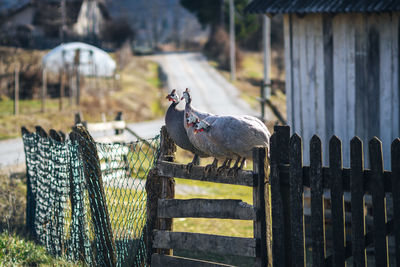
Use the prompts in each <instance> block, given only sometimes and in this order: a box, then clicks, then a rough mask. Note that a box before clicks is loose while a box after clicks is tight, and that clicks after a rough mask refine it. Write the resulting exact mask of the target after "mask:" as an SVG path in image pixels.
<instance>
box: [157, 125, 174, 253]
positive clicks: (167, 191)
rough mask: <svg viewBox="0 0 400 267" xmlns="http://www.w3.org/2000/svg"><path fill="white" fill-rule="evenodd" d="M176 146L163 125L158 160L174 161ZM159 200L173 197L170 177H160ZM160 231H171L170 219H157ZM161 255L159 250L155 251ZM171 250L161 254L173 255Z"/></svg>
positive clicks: (172, 185)
mask: <svg viewBox="0 0 400 267" xmlns="http://www.w3.org/2000/svg"><path fill="white" fill-rule="evenodd" d="M175 152H176V145H175V142H174V140H173V139H172V138H171V136H170V135H169V134H168V131H167V128H166V126H165V125H164V126H163V127H161V144H160V155H159V158H158V160H166V161H170V162H172V161H173V160H174V159H175ZM159 179H160V180H161V192H160V198H161V199H173V198H174V197H175V180H174V178H173V177H171V176H161V177H159ZM158 223H159V225H158V226H159V227H158V229H160V230H168V231H172V230H173V220H172V219H170V218H165V219H164V218H158ZM157 252H158V253H161V251H160V250H158V251H157ZM172 253H173V252H172V250H170V249H167V250H164V251H163V253H162V254H167V255H173V254H172Z"/></svg>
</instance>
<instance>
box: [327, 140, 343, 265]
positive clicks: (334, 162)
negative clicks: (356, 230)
mask: <svg viewBox="0 0 400 267" xmlns="http://www.w3.org/2000/svg"><path fill="white" fill-rule="evenodd" d="M342 171H343V160H342V142H341V141H340V139H339V138H338V137H337V136H335V135H334V136H332V138H331V140H330V141H329V175H330V177H329V179H330V188H331V205H332V207H331V209H332V234H333V240H332V241H333V266H345V265H346V263H345V261H346V255H345V244H346V233H345V218H346V217H345V213H344V211H345V210H344V200H343V176H342Z"/></svg>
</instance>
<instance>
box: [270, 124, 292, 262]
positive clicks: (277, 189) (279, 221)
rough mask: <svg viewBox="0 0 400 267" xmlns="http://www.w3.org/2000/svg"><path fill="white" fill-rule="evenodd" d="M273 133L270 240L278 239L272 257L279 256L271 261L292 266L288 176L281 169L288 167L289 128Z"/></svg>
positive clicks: (285, 127)
mask: <svg viewBox="0 0 400 267" xmlns="http://www.w3.org/2000/svg"><path fill="white" fill-rule="evenodd" d="M274 132H275V133H274V135H275V137H274V136H272V138H271V179H272V181H271V194H272V196H271V199H272V205H273V207H272V213H273V215H272V220H273V225H272V227H273V231H274V235H273V238H272V239H273V240H276V239H277V238H279V241H278V240H276V242H275V241H273V242H274V244H273V250H274V253H273V255H280V256H276V257H273V261H274V264H275V265H276V266H292V258H291V256H290V255H292V253H291V251H292V249H291V246H292V245H291V230H290V227H291V226H290V225H291V220H290V208H291V207H290V191H289V183H288V182H289V176H288V174H287V173H284V171H283V169H282V167H283V166H285V165H286V166H288V165H289V140H290V127H289V126H275V127H274ZM285 178H286V179H285ZM274 222H275V224H274ZM276 233H279V234H278V236H276ZM282 244H283V247H282V246H281V245H282ZM276 253H279V254H276Z"/></svg>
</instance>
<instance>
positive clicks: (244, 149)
mask: <svg viewBox="0 0 400 267" xmlns="http://www.w3.org/2000/svg"><path fill="white" fill-rule="evenodd" d="M192 116H194V114H192V115H189V121H192V120H194V119H193V117H192ZM188 136H189V139H190V141H191V142H192V143H193V144H194V145H195V146H196V147H197V148H198V149H200V150H202V151H204V152H206V153H208V154H209V155H211V156H216V157H217V158H218V157H220V156H221V154H223V155H225V157H226V158H230V159H233V158H234V157H237V160H236V162H235V165H234V166H233V167H232V170H234V171H235V172H237V171H238V170H239V169H241V168H242V167H243V164H244V162H245V160H246V159H253V153H252V149H253V147H255V146H263V147H269V138H270V136H271V134H270V133H269V131H268V129H267V127H266V126H265V125H264V123H262V122H261V121H260V120H259V119H257V118H255V117H253V116H208V117H206V118H204V119H203V120H199V121H197V122H196V123H195V125H194V131H193V135H192V134H189V133H188ZM214 145H215V147H214ZM215 149H218V153H219V154H216V153H215ZM221 150H223V153H221ZM214 153H215V154H214ZM239 162H240V166H239ZM222 167H223V168H229V165H228V166H221V167H220V168H219V170H220V169H221V168H222Z"/></svg>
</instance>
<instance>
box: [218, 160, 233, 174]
mask: <svg viewBox="0 0 400 267" xmlns="http://www.w3.org/2000/svg"><path fill="white" fill-rule="evenodd" d="M231 162H232V159H228V158H227V159H225V160H224V163H222V165H221V166H220V167H219V168H218V169H217V173H218V174H219V173H220V172H222V171H224V170H226V169H229V167H230V166H231Z"/></svg>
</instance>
